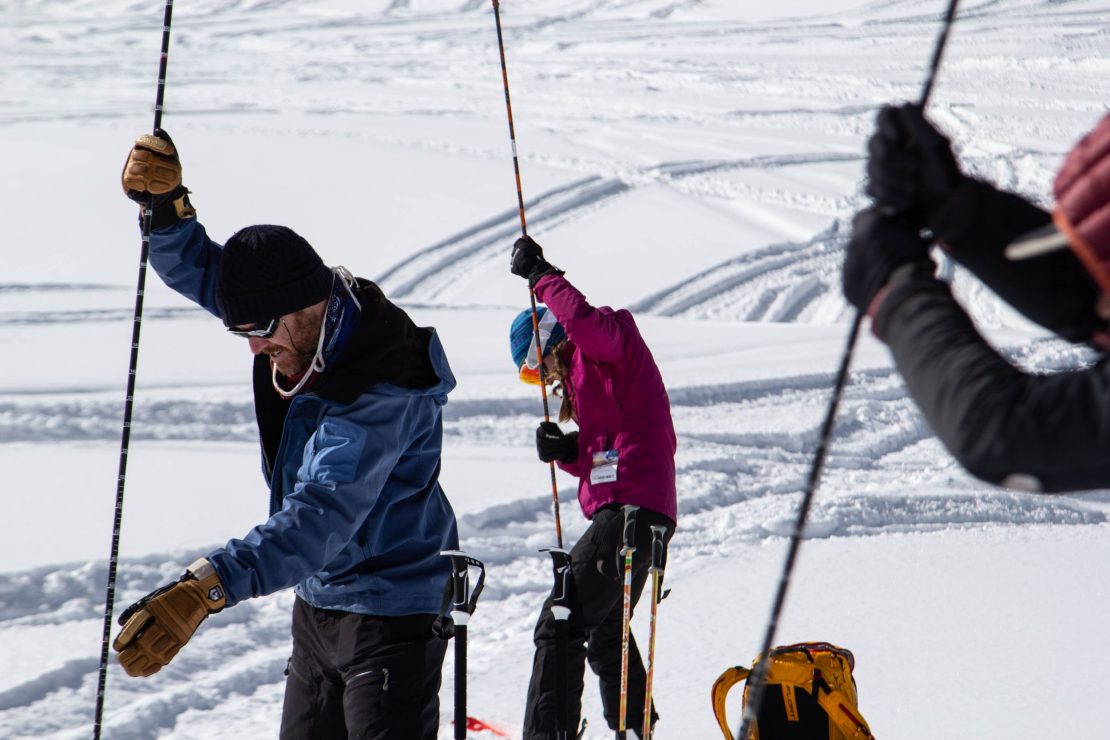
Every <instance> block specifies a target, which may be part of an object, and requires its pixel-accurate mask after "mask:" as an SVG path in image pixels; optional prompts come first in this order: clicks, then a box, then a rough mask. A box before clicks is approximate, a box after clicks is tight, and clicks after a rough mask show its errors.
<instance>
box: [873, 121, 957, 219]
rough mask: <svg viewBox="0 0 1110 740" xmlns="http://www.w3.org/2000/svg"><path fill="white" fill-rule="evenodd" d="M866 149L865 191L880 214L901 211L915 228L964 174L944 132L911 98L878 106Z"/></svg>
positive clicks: (928, 217)
mask: <svg viewBox="0 0 1110 740" xmlns="http://www.w3.org/2000/svg"><path fill="white" fill-rule="evenodd" d="M867 151H868V153H869V155H870V156H869V157H868V159H867V194H868V195H870V196H871V197H872V198H874V199H875V203H876V205H878V206H879V207H880V208H882V209H883V212H884V213H887V214H888V215H901V216H904V217H905V218H906V219H907V220H908V221H909V222H910V223H911V224H913V225H914V226H917V227H918V228H927V227H929V226H930V223H929V220H930V218H931V217H932V215H933V214H934V213H936V212H937V210H938V209H939V208H940V207H941V205H943V204H944V202H945V200H946V199H947V198H948V196H949V195H951V194H952V192H953V191H954V190H955V189H956V188H957V187H958V186H959V185H960V183H961V182H962V181H963V180H964V179H965V177H966V176H965V175H964V174H963V173H962V172H961V171H960V166H959V165H958V164H957V163H956V158H955V156H953V154H952V143H951V142H950V141H949V140H948V137H946V136H945V135H944V134H942V133H940V132H939V131H937V129H936V128H935V127H934V126H933V124H931V123H930V122H929V121H928V119H926V118H925V115H924V114H923V113H922V111H921V107H920V106H918V105H915V104H913V103H906V104H904V105H900V106H897V107H894V106H889V105H887V106H883V108H882V109H881V110H880V111H879V114H878V116H877V117H876V131H875V133H874V135H872V137H871V139H870V140H869V141H868V142H867Z"/></svg>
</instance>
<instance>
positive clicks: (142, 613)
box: [112, 558, 227, 676]
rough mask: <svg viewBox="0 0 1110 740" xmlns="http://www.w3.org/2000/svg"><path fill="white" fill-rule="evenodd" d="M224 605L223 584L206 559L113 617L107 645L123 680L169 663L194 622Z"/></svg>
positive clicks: (193, 629)
mask: <svg viewBox="0 0 1110 740" xmlns="http://www.w3.org/2000/svg"><path fill="white" fill-rule="evenodd" d="M226 603H227V598H226V596H225V595H224V588H223V585H221V584H220V579H219V577H218V576H217V575H216V570H215V568H213V567H212V564H211V563H209V562H208V560H207V559H206V558H200V559H199V560H197V561H196V562H195V563H193V564H192V565H190V566H189V568H188V569H187V570H186V571H185V575H183V576H181V580H180V581H178V582H177V583H171V584H170V585H168V586H163V587H162V588H160V589H158V590H156V591H152V592H151V593H149V594H147V595H146V596H144V597H143V598H141V599H139V600H138V601H137V602H135V603H134V604H132V605H131V606H129V607H128V608H127V609H126V610H125V611H124V612H123V614H121V615H120V617H119V623H120V624H121V625H123V629H122V630H120V633H119V635H117V636H116V639H115V642H113V643H112V647H113V648H114V649H115V650H116V652H118V653H119V655H118V656H116V659H117V660H119V662H120V665H122V666H123V670H125V671H127V675H129V676H150V675H153V674H155V673H157V672H158V671H160V670H161V669H162V667H163V666H166V665H169V662H170V661H171V660H173V656H175V655H177V651H178V650H180V649H181V647H182V646H183V645H184V644H185V643H187V642H188V641H189V638H190V637H192V636H193V633H194V632H196V629H197V627H199V626H200V623H201V622H203V621H204V619H205V618H206V617H207V616H208V615H209V614H213V613H215V612H218V611H220V610H221V609H223V608H224V605H225V604H226Z"/></svg>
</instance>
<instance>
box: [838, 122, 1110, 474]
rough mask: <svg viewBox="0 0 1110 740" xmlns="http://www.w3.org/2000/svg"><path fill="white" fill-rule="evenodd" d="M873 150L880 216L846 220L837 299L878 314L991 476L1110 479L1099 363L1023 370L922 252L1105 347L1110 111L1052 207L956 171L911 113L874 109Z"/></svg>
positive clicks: (955, 439)
mask: <svg viewBox="0 0 1110 740" xmlns="http://www.w3.org/2000/svg"><path fill="white" fill-rule="evenodd" d="M868 148H869V160H868V166H867V172H868V178H869V179H868V185H867V193H868V194H869V195H870V196H871V197H872V198H874V200H875V207H873V208H871V209H867V210H864V211H862V212H861V213H859V214H858V215H857V216H856V218H855V220H854V221H853V229H852V236H851V239H850V241H849V244H848V248H847V254H846V258H845V263H844V273H843V288H844V294H845V296H846V297H847V298H848V300H849V301H850V302H851V303H852V304H853V305H855V306H856V307H857V308H859V309H860V310H861V311H866V312H867V314H868V315H869V316H870V317H871V319H872V330H873V332H874V333H875V335H876V336H878V337H879V338H880V339H881V340H882V341H884V342H885V343H886V344H887V345H888V346H889V348H890V351H891V354H892V355H893V358H894V362H895V365H896V366H897V368H898V370H899V372H900V373H901V374H902V376H903V378H904V379H905V382H906V386H907V388H908V389H909V393H910V395H911V396H912V397H913V399H914V400H915V401H916V403H917V404H918V406H919V407H920V408H921V410H922V412H923V413H924V415H925V417H926V419H927V420H928V422H929V424H930V425H931V426H932V428H933V430H934V431H935V432H936V434H937V437H939V438H940V440H941V441H942V442H943V443H944V445H945V446H946V447H947V448H948V450H949V451H950V452H951V453H952V454H953V456H954V457H956V459H957V460H958V461H959V462H960V463H961V464H962V465H963V466H964V467H965V468H967V470H968V471H969V472H971V473H972V474H973V475H975V476H977V477H979V478H981V479H983V480H985V481H988V482H990V483H994V484H998V485H1004V486H1010V487H1014V488H1021V489H1025V490H1032V491H1045V492H1055V491H1066V490H1081V489H1090V488H1099V487H1105V486H1107V485H1110V454H1108V452H1107V450H1110V403H1108V402H1107V401H1108V400H1110V364H1108V363H1107V360H1106V358H1102V359H1100V360H1099V361H1098V362H1096V363H1095V364H1093V365H1091V366H1089V367H1083V368H1076V369H1074V370H1069V371H1065V372H1059V373H1054V374H1036V373H1030V372H1025V371H1023V370H1021V369H1018V368H1016V367H1015V366H1013V365H1012V364H1011V363H1009V362H1008V361H1007V360H1005V359H1004V358H1003V357H1002V356H1001V355H1000V354H999V353H998V352H997V351H996V350H995V349H994V348H992V347H991V346H990V345H989V344H988V343H987V342H986V341H985V340H984V339H983V337H982V336H981V335H980V334H979V332H978V331H977V330H976V329H975V327H974V325H973V324H972V321H971V319H970V318H969V317H968V315H967V313H966V312H965V310H964V309H963V308H962V307H961V306H960V304H959V303H957V302H956V300H955V299H954V298H953V296H952V293H951V290H950V288H949V286H948V285H947V284H945V283H944V282H942V281H940V280H938V279H937V278H936V276H935V265H934V264H933V262H932V260H931V259H930V256H929V250H930V246H931V244H932V243H933V242H934V241H935V242H939V243H940V246H941V247H942V248H943V249H944V250H946V252H947V254H949V255H950V256H951V257H952V258H953V259H955V260H956V261H957V262H959V263H960V264H962V265H963V266H964V267H966V268H968V269H969V270H970V271H971V272H972V273H973V274H974V275H975V276H976V277H977V278H979V279H980V280H981V281H983V282H984V283H985V284H986V285H987V286H989V287H990V288H991V289H993V290H994V291H995V292H996V293H997V294H998V295H999V296H1000V297H1002V298H1003V299H1004V300H1006V301H1007V302H1008V303H1010V304H1011V305H1012V306H1014V307H1015V308H1016V309H1017V310H1019V311H1020V312H1021V313H1022V314H1024V315H1025V316H1026V317H1028V318H1029V319H1031V320H1033V321H1035V322H1036V323H1038V324H1040V325H1041V326H1044V327H1046V328H1047V329H1050V330H1051V331H1053V332H1055V333H1056V334H1058V335H1059V336H1061V337H1063V338H1064V339H1067V340H1069V341H1071V342H1075V343H1085V344H1088V345H1090V346H1091V347H1094V348H1095V349H1097V350H1105V349H1107V348H1110V341H1108V338H1110V333H1108V329H1107V326H1108V324H1107V321H1108V319H1110V299H1108V298H1107V295H1108V294H1110V270H1107V269H1106V268H1107V267H1110V264H1108V263H1107V262H1106V260H1105V259H1103V255H1106V254H1110V156H1108V154H1110V116H1108V117H1107V118H1105V119H1103V121H1102V122H1101V123H1100V124H1099V126H1098V127H1096V128H1095V130H1094V131H1092V132H1091V133H1090V134H1089V135H1088V136H1087V137H1085V138H1084V139H1083V140H1082V141H1081V142H1080V143H1079V144H1078V145H1077V146H1076V148H1075V149H1074V150H1073V151H1072V152H1071V154H1070V155H1069V156H1068V159H1067V161H1066V162H1065V164H1064V167H1063V168H1062V170H1061V172H1060V173H1059V175H1058V176H1057V179H1056V185H1055V191H1056V200H1057V206H1056V210H1055V214H1050V213H1049V212H1047V211H1045V210H1044V209H1042V208H1040V207H1038V206H1036V205H1035V204H1033V203H1031V202H1030V201H1029V200H1027V199H1025V198H1023V197H1021V196H1019V195H1016V194H1014V193H1009V192H1006V191H1003V190H1000V189H998V188H996V187H994V186H993V185H991V184H990V183H987V182H985V181H982V180H979V179H975V178H972V177H968V176H967V175H965V174H964V173H963V172H962V171H961V169H960V167H959V165H958V164H957V162H956V159H955V157H954V156H953V154H952V149H951V145H950V143H949V141H948V139H947V138H946V137H944V136H943V135H942V134H941V133H940V132H939V131H938V130H937V129H936V128H935V127H934V126H933V125H932V124H931V123H930V122H929V121H928V120H927V119H926V118H925V116H924V115H923V114H922V111H921V109H920V108H919V107H918V106H915V105H903V106H900V107H885V108H883V109H882V110H881V111H880V113H879V115H878V121H877V130H876V132H875V134H874V135H873V136H872V138H871V140H870V141H869V144H868ZM929 232H931V234H930V233H929ZM929 236H931V238H929ZM1031 237H1037V238H1031ZM1065 244H1066V245H1067V246H1068V247H1070V249H1063V248H1057V249H1054V248H1055V247H1063V246H1064V245H1065ZM1038 245H1039V246H1038ZM1025 247H1031V249H1027V248H1025ZM1030 251H1032V252H1033V253H1034V254H1033V256H1031V257H1028V258H1024V259H1021V258H1019V257H1021V256H1023V255H1021V254H1020V253H1022V252H1030Z"/></svg>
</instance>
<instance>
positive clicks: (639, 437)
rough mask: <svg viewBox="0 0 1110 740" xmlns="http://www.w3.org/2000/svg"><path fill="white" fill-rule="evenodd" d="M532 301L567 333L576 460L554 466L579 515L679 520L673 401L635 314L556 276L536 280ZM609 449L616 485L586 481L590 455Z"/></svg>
mask: <svg viewBox="0 0 1110 740" xmlns="http://www.w3.org/2000/svg"><path fill="white" fill-rule="evenodd" d="M536 296H537V297H538V298H540V299H541V300H542V301H543V302H544V303H546V304H547V307H548V309H550V310H551V312H552V313H554V314H555V317H556V318H557V319H558V320H559V323H560V324H562V325H563V328H564V329H566V332H567V339H568V341H567V344H566V347H565V348H564V350H563V352H562V353H561V356H562V359H563V361H564V362H565V363H566V365H567V370H568V378H567V383H568V385H569V386H570V390H571V399H572V400H573V402H574V411H575V415H576V416H577V421H578V430H579V434H578V459H577V460H576V461H575V462H573V463H567V464H564V463H559V467H560V468H562V469H563V470H565V471H566V472H568V473H570V474H571V475H575V476H577V477H578V479H579V483H578V503H579V504H581V506H582V513H583V514H585V515H586V517H587V518H591V517H593V514H594V512H595V511H597V510H598V509H599V508H600V507H602V506H604V505H606V504H610V503H617V504H636V505H637V506H642V507H643V508H645V509H651V510H652V511H657V512H659V513H661V514H665V515H666V516H668V517H670V518H671V519H672V520H673V519H676V509H677V502H676V496H675V469H674V454H675V447H676V440H675V433H674V422H673V421H672V420H671V403H670V400H669V399H668V398H667V389H666V387H664V385H663V378H662V376H660V374H659V368H658V367H657V366H656V365H655V359H654V358H653V357H652V356H651V350H649V349H648V346H647V344H645V343H644V340H643V338H642V337H641V336H640V330H639V329H638V328H637V327H636V322H635V321H634V320H633V318H632V314H631V313H629V312H628V311H626V310H624V309H621V310H619V311H614V310H613V309H611V308H609V307H607V306H603V307H601V308H594V307H593V306H591V305H590V304H589V303H588V302H587V301H586V298H585V296H583V295H582V294H581V293H580V292H578V289H577V288H575V287H574V286H573V285H571V284H570V282H569V281H567V279H566V278H564V277H562V276H561V275H546V276H544V277H542V278H540V280H539V282H537V283H536ZM614 451H615V453H616V457H617V470H616V473H617V475H616V480H615V481H611V482H591V480H590V476H591V472H592V468H593V463H594V458H595V455H601V456H603V455H604V454H605V453H606V452H610V453H612V452H614ZM601 477H602V478H604V477H605V476H601Z"/></svg>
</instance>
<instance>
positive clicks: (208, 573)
mask: <svg viewBox="0 0 1110 740" xmlns="http://www.w3.org/2000/svg"><path fill="white" fill-rule="evenodd" d="M185 575H186V577H191V578H194V579H196V581H197V583H198V585H199V586H200V588H201V590H202V591H203V592H204V599H205V604H204V606H205V608H206V609H208V611H209V612H218V611H219V610H221V609H223V608H224V607H225V606H226V605H227V594H226V593H225V592H224V587H223V584H221V583H220V577H219V576H218V575H216V568H215V567H214V566H213V565H212V562H211V561H210V560H209V559H208V558H197V559H196V560H195V561H193V563H192V565H190V566H189V567H188V568H186V569H185Z"/></svg>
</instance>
